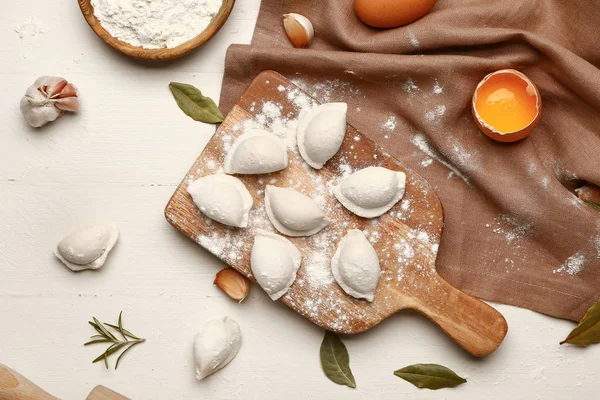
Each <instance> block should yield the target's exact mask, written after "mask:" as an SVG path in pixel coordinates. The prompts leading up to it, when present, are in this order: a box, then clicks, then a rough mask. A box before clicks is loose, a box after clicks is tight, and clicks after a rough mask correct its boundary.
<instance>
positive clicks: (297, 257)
mask: <svg viewBox="0 0 600 400" xmlns="http://www.w3.org/2000/svg"><path fill="white" fill-rule="evenodd" d="M301 263H302V254H301V253H300V251H299V250H298V249H297V248H296V246H294V245H293V244H292V242H290V241H289V240H287V239H286V238H284V237H282V236H279V235H276V234H274V233H271V232H267V231H263V230H262V229H259V230H257V231H256V236H255V237H254V245H253V246H252V253H251V254H250V267H251V268H252V274H253V275H254V278H256V281H257V282H258V284H259V285H260V287H262V288H263V290H264V291H265V292H267V294H268V295H269V297H271V299H272V300H277V299H279V298H280V297H281V296H283V295H284V294H285V293H287V291H288V290H289V288H290V286H292V283H294V281H295V280H296V273H297V272H298V268H300V264H301Z"/></svg>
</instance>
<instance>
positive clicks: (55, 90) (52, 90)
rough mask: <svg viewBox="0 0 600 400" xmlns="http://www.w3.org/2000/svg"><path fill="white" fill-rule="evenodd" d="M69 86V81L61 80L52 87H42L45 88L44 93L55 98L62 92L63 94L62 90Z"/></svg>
mask: <svg viewBox="0 0 600 400" xmlns="http://www.w3.org/2000/svg"><path fill="white" fill-rule="evenodd" d="M67 84H68V82H67V80H66V79H62V78H61V80H60V81H58V82H56V83H55V84H54V85H52V86H42V87H43V91H44V92H46V94H47V95H48V97H50V98H53V97H54V96H57V95H59V94H60V92H62V90H63V89H64V88H65V86H67Z"/></svg>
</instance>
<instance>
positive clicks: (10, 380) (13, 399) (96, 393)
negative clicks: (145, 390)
mask: <svg viewBox="0 0 600 400" xmlns="http://www.w3.org/2000/svg"><path fill="white" fill-rule="evenodd" d="M0 400H60V399H59V398H58V397H54V396H52V395H51V394H50V393H48V392H46V391H45V390H44V389H42V388H40V387H39V386H37V385H36V384H35V383H33V382H31V381H30V380H29V379H27V378H25V377H24V376H23V375H21V374H19V373H18V372H16V371H14V370H12V369H10V368H8V367H7V366H6V365H2V364H0ZM86 400H130V399H129V398H127V397H125V396H122V395H120V394H119V393H117V392H114V391H112V390H110V389H108V388H106V387H104V386H96V387H95V388H94V390H92V391H91V392H90V394H89V395H88V396H87V397H86Z"/></svg>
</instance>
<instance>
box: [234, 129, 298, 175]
mask: <svg viewBox="0 0 600 400" xmlns="http://www.w3.org/2000/svg"><path fill="white" fill-rule="evenodd" d="M287 166H288V153H287V147H286V146H285V144H284V143H283V142H282V141H281V139H279V138H278V137H277V136H275V135H274V134H272V133H269V132H267V131H264V130H262V129H252V130H250V131H248V132H246V133H244V134H242V135H241V136H240V137H238V138H237V139H236V141H235V142H234V143H233V145H232V146H231V149H230V150H229V152H228V153H227V156H226V157H225V165H224V166H223V170H224V171H225V173H226V174H268V173H271V172H275V171H279V170H282V169H284V168H285V167H287Z"/></svg>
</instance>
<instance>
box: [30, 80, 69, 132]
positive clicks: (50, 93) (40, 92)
mask: <svg viewBox="0 0 600 400" xmlns="http://www.w3.org/2000/svg"><path fill="white" fill-rule="evenodd" d="M77 96H78V91H77V88H76V87H75V86H74V85H73V84H71V83H68V82H67V81H66V79H63V78H60V77H57V76H42V77H40V78H38V79H37V80H36V81H35V82H34V83H33V85H31V86H30V87H28V88H27V91H26V92H25V96H23V98H21V102H20V109H21V113H22V114H23V116H24V117H25V120H26V121H27V123H28V124H29V125H31V126H32V127H34V128H39V127H42V126H44V125H46V124H47V123H48V122H52V121H54V120H55V119H56V118H58V117H60V116H61V115H62V114H63V112H64V111H70V112H77V111H78V110H79V100H78V97H77Z"/></svg>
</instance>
